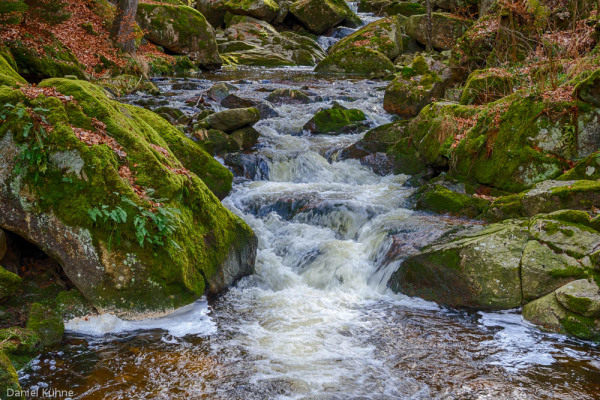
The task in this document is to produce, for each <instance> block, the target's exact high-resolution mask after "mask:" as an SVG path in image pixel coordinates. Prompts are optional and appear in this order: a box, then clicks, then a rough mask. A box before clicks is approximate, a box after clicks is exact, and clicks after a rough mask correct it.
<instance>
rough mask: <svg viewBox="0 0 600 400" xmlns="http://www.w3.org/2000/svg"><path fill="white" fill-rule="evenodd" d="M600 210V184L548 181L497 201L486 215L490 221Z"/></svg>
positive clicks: (581, 181) (593, 182)
mask: <svg viewBox="0 0 600 400" xmlns="http://www.w3.org/2000/svg"><path fill="white" fill-rule="evenodd" d="M593 207H600V182H598V181H590V180H580V181H557V180H548V181H543V182H540V183H538V184H536V185H535V186H534V187H533V188H532V189H530V190H528V191H526V192H523V193H520V194H517V195H509V196H502V197H499V198H498V199H496V200H495V201H494V202H493V203H492V204H491V205H490V207H489V209H488V210H487V212H486V219H488V220H494V221H498V220H502V219H507V218H515V217H532V216H534V215H537V214H541V213H549V212H553V211H558V210H590V211H591V210H592V209H593Z"/></svg>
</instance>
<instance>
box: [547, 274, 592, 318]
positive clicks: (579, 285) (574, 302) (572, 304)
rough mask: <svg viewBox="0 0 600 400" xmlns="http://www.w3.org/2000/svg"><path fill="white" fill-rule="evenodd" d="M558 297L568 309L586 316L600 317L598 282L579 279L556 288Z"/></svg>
mask: <svg viewBox="0 0 600 400" xmlns="http://www.w3.org/2000/svg"><path fill="white" fill-rule="evenodd" d="M556 299H557V300H558V302H559V303H560V304H561V305H562V306H563V307H565V308H566V309H568V310H570V311H573V312H575V313H577V314H581V315H583V316H585V317H592V318H600V289H599V288H598V285H597V284H596V282H590V281H589V280H587V279H579V280H577V281H574V282H571V283H568V284H566V285H564V286H563V287H561V288H559V289H557V290H556Z"/></svg>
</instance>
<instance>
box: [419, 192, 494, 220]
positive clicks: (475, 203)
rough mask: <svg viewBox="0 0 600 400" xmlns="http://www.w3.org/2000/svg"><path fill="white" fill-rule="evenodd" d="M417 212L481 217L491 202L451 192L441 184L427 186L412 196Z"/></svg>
mask: <svg viewBox="0 0 600 400" xmlns="http://www.w3.org/2000/svg"><path fill="white" fill-rule="evenodd" d="M411 198H412V201H413V202H414V203H415V208H416V209H417V210H425V211H432V212H435V213H438V214H446V213H450V214H454V215H461V216H465V217H469V218H475V217H477V216H479V215H480V214H481V213H482V212H483V211H484V210H485V209H486V207H487V206H488V205H489V201H487V200H485V199H483V198H480V197H475V196H472V195H468V194H466V193H461V192H459V191H455V190H451V189H449V188H447V187H445V186H442V185H439V184H427V185H424V186H422V187H420V188H419V190H417V191H416V192H415V193H414V194H413V195H412V196H411Z"/></svg>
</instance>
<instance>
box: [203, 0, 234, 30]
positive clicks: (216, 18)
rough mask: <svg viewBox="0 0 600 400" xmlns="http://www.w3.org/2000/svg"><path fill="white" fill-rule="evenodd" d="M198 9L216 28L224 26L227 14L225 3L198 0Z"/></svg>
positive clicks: (213, 0) (212, 0)
mask: <svg viewBox="0 0 600 400" xmlns="http://www.w3.org/2000/svg"><path fill="white" fill-rule="evenodd" d="M196 9H197V10H198V11H200V13H201V14H202V15H204V17H205V18H206V20H207V21H208V22H209V23H210V24H211V25H212V26H214V27H216V28H219V27H221V26H222V25H223V23H224V21H225V14H227V8H225V5H224V2H222V1H215V0H197V1H196Z"/></svg>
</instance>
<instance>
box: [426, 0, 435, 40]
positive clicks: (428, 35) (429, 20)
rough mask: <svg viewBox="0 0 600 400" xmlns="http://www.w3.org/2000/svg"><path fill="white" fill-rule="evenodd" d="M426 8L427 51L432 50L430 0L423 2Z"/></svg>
mask: <svg viewBox="0 0 600 400" xmlns="http://www.w3.org/2000/svg"><path fill="white" fill-rule="evenodd" d="M425 4H426V6H427V51H431V50H433V46H432V44H431V41H432V36H433V21H432V16H431V0H426V2H425Z"/></svg>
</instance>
